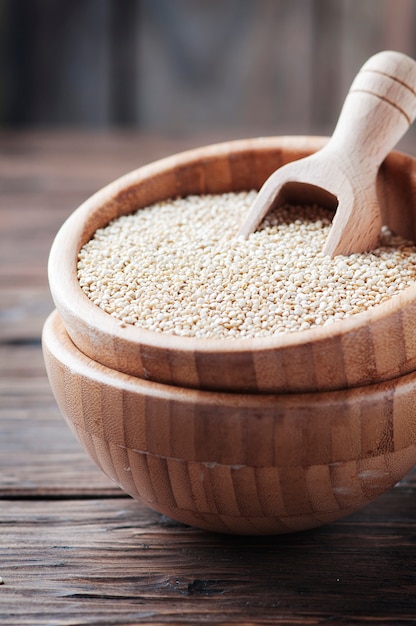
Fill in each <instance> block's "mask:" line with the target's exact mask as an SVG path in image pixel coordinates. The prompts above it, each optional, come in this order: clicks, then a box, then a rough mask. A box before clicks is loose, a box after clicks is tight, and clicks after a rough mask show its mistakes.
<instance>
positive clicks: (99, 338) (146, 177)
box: [49, 137, 416, 393]
mask: <svg viewBox="0 0 416 626" xmlns="http://www.w3.org/2000/svg"><path fill="white" fill-rule="evenodd" d="M326 141H327V140H326V139H324V138H317V137H274V138H273V137H272V138H266V139H247V140H239V141H234V142H227V143H221V144H215V145H211V146H207V147H202V148H197V149H195V150H191V151H187V152H184V153H180V154H176V155H173V156H172V157H168V158H166V159H162V160H160V161H156V162H154V163H151V164H149V165H147V166H145V167H143V168H139V169H138V170H135V171H133V172H131V173H129V174H127V175H125V176H124V177H122V178H120V179H118V180H116V181H115V182H114V183H112V184H110V185H109V186H107V187H106V188H104V189H102V190H100V191H98V192H97V193H96V194H95V195H93V196H92V197H91V198H90V199H88V200H87V201H86V202H85V203H84V204H83V205H82V206H81V207H80V208H79V209H77V210H76V211H75V212H74V213H73V214H72V215H71V216H70V217H69V218H68V220H67V221H66V223H65V224H64V225H63V226H62V227H61V229H60V230H59V232H58V233H57V236H56V238H55V241H54V243H53V246H52V249H51V254H50V261H49V281H50V286H51V291H52V296H53V298H54V301H55V304H56V307H57V309H58V310H59V312H60V315H61V317H62V319H63V321H64V324H65V327H66V329H67V331H68V333H69V335H70V337H71V339H72V340H73V342H74V343H75V345H76V346H77V347H78V348H79V349H80V350H81V351H82V352H83V353H85V354H86V355H88V356H90V357H91V358H92V359H94V360H97V361H99V362H101V363H103V364H104V365H107V366H108V367H110V368H112V369H115V370H118V371H121V372H124V373H127V374H131V375H134V376H138V377H142V378H145V379H148V380H154V381H157V382H162V383H166V384H173V385H178V386H184V387H192V388H200V389H207V390H225V391H241V392H254V393H256V392H259V393H269V392H272V393H273V392H284V393H286V392H299V391H316V390H329V389H342V388H345V387H352V386H359V385H364V384H370V383H373V382H377V381H381V380H387V379H390V378H395V377H397V376H399V375H402V374H405V373H409V372H412V371H414V370H415V369H416V336H415V333H414V329H413V326H414V322H413V320H414V319H415V316H416V286H415V287H410V288H408V289H406V290H405V291H403V292H402V293H400V294H399V295H397V296H395V297H394V298H392V299H390V300H389V301H387V302H386V303H383V304H380V305H379V306H377V307H373V308H372V309H369V310H368V311H366V312H364V313H361V314H358V315H354V316H351V317H350V318H347V319H345V320H342V322H340V323H338V324H333V325H331V326H329V327H328V326H326V327H324V326H321V327H315V328H312V329H310V330H305V331H301V332H292V333H283V334H280V335H276V336H272V337H264V338H257V339H233V340H230V341H221V340H213V339H212V340H211V339H210V340H207V339H198V338H187V337H179V336H174V335H169V334H168V333H156V332H151V331H147V330H143V329H140V328H139V327H136V326H133V325H128V324H127V325H126V326H125V327H124V328H123V327H121V325H120V323H119V322H118V320H116V319H115V318H113V317H112V316H111V315H108V314H107V313H105V312H104V311H102V310H101V309H100V308H99V307H97V306H96V305H95V304H93V303H92V302H91V301H90V300H89V299H88V297H87V296H86V295H85V294H84V293H83V292H82V290H81V288H80V286H79V283H78V280H77V275H76V263H77V256H78V252H79V250H80V248H81V246H82V245H83V244H84V243H85V242H86V241H88V240H89V238H90V237H91V236H92V235H93V233H94V232H95V230H96V229H97V228H99V227H102V226H105V225H106V224H107V223H108V222H109V221H110V220H111V219H112V218H113V217H115V216H117V215H120V214H125V213H129V212H132V211H133V210H135V209H138V208H140V207H143V206H145V205H147V204H151V203H152V202H154V201H156V200H160V199H162V198H167V197H175V196H177V195H186V194H189V193H204V192H207V193H209V192H211V193H221V192H224V191H230V190H241V189H251V188H259V187H260V186H261V184H262V183H263V182H264V180H265V179H266V178H267V177H268V176H269V175H270V174H271V173H272V172H273V171H274V170H276V168H278V167H280V166H282V165H284V164H286V163H288V162H291V161H294V160H296V159H299V158H302V157H304V156H306V155H309V154H312V153H314V152H316V151H317V150H319V149H320V148H322V147H323V146H324V145H325V143H326ZM415 173H416V160H415V159H414V158H413V157H411V156H409V155H405V154H402V153H397V152H396V153H391V154H390V155H389V156H388V157H387V159H386V161H385V164H383V165H382V167H381V169H380V173H379V176H378V180H377V186H378V193H379V198H380V205H381V207H380V208H381V211H382V218H383V223H386V224H387V225H390V226H391V227H392V228H393V230H395V231H397V232H398V233H399V234H402V235H403V236H405V237H407V238H409V239H412V240H414V241H415V240H416V218H415V215H416V200H415V195H414V193H413V189H414V182H413V178H414V176H415Z"/></svg>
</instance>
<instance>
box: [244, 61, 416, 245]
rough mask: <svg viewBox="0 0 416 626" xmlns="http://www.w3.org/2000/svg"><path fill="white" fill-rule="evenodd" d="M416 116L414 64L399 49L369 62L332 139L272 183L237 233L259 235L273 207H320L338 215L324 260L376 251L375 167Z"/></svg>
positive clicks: (378, 228) (284, 169) (273, 177)
mask: <svg viewBox="0 0 416 626" xmlns="http://www.w3.org/2000/svg"><path fill="white" fill-rule="evenodd" d="M415 116H416V62H415V61H414V60H413V59H411V58H410V57H408V56H406V55H404V54H401V53H398V52H394V51H384V52H379V53H378V54H376V55H374V56H372V57H371V58H370V59H369V60H368V61H367V62H366V63H365V64H364V65H363V67H362V68H361V69H360V71H359V73H358V75H357V76H356V78H355V80H354V81H353V83H352V85H351V88H350V90H349V92H348V95H347V97H346V100H345V102H344V106H343V108H342V111H341V114H340V117H339V120H338V123H337V125H336V128H335V131H334V133H333V135H332V137H331V139H330V141H329V142H328V143H327V144H326V145H325V146H324V148H323V149H321V150H319V151H318V152H317V153H315V154H313V155H311V156H309V157H306V158H304V159H300V160H298V161H296V162H295V163H291V164H288V165H286V166H285V167H282V168H279V169H278V170H277V171H276V172H274V173H273V174H272V175H271V176H270V177H269V178H268V179H267V181H266V182H265V183H264V185H263V186H262V188H261V189H260V192H259V195H258V196H257V198H256V200H255V202H254V204H253V206H252V208H251V209H250V211H249V213H248V215H247V217H246V219H245V220H244V223H243V224H242V226H241V228H240V231H239V233H240V235H242V236H245V237H247V236H248V235H249V234H250V233H252V232H253V231H254V230H256V228H257V226H258V225H259V224H260V222H261V221H262V219H263V218H264V217H265V215H266V214H267V213H268V212H269V211H270V209H271V208H272V207H273V206H276V205H278V204H282V203H285V202H292V203H297V202H301V203H304V204H314V203H317V204H321V205H323V206H328V207H332V208H333V209H336V213H335V217H334V220H333V224H332V228H331V230H330V233H329V236H328V239H327V241H326V243H325V246H324V253H325V254H328V255H330V256H336V255H337V254H342V255H348V254H351V253H353V252H366V251H368V250H372V249H373V248H375V247H376V245H377V243H378V241H379V237H380V231H381V226H382V220H381V213H380V208H379V202H378V198H377V189H376V177H377V172H378V168H379V167H380V165H381V163H382V161H383V160H384V159H385V157H386V156H387V154H388V153H389V152H390V151H391V150H392V149H393V147H394V146H395V145H396V143H397V142H398V141H399V140H400V139H401V137H402V136H403V134H404V133H405V132H406V131H407V129H408V128H409V126H410V125H411V124H412V122H413V120H414V118H415Z"/></svg>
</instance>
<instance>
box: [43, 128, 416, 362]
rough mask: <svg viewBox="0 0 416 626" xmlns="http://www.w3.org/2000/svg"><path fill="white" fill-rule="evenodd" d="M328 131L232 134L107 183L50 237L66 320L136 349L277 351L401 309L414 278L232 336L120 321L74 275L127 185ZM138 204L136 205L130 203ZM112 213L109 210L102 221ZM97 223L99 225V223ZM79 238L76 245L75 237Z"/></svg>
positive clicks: (53, 278) (310, 141) (57, 297)
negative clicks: (348, 311) (312, 318)
mask: <svg viewBox="0 0 416 626" xmlns="http://www.w3.org/2000/svg"><path fill="white" fill-rule="evenodd" d="M327 140H328V137H324V136H297V135H285V136H277V137H267V138H264V137H260V138H251V139H237V140H232V141H227V142H221V143H215V144H209V145H207V146H202V147H200V148H194V149H191V150H186V151H183V152H180V153H177V154H174V155H171V156H168V157H165V158H163V159H159V160H157V161H154V162H152V163H150V164H147V165H144V166H141V167H139V168H137V169H135V170H133V171H131V172H129V173H127V174H124V175H123V176H121V177H119V178H117V179H116V180H114V181H113V182H111V183H110V184H108V185H106V186H105V187H103V188H102V189H100V190H99V191H97V192H96V193H94V194H93V195H92V196H90V197H89V198H88V199H87V200H86V201H85V202H83V203H82V204H81V206H79V207H78V208H77V209H76V210H75V211H74V212H73V213H72V214H71V215H70V216H69V217H68V218H67V219H66V220H65V222H64V223H63V224H62V226H61V227H60V229H59V231H58V233H57V234H56V236H55V239H54V241H53V243H52V246H51V250H50V254H49V260H48V278H49V286H50V290H51V294H52V298H53V301H54V303H55V305H56V307H57V309H58V311H59V312H60V314H61V316H62V317H63V319H64V321H65V320H76V319H81V320H83V321H84V323H85V324H86V326H87V327H88V328H89V329H90V330H91V332H93V331H94V328H95V329H97V330H98V331H99V332H100V333H104V334H105V335H107V336H108V337H111V338H113V340H122V341H124V342H128V343H129V344H131V345H132V346H137V348H138V349H139V348H140V347H142V346H148V347H151V348H158V349H164V350H171V351H175V350H178V351H181V352H184V353H191V352H192V353H194V352H195V351H198V352H199V353H210V354H221V353H223V352H227V353H234V354H237V353H247V352H248V351H256V350H260V351H265V350H267V351H269V350H272V351H276V350H279V349H282V348H285V349H287V348H295V347H299V346H301V345H305V344H315V343H320V342H323V341H326V340H328V339H333V340H334V339H342V338H343V337H345V336H346V335H349V334H350V333H354V332H358V331H359V330H360V329H362V328H364V327H366V326H368V325H369V324H371V323H373V322H376V321H379V320H382V319H384V318H386V316H389V315H392V314H394V313H395V312H397V311H399V310H401V309H403V307H405V306H407V305H408V304H409V303H411V302H412V301H415V300H416V283H415V285H413V286H410V287H407V288H406V289H404V290H403V291H401V292H400V293H398V294H396V295H394V296H392V297H391V298H389V299H388V300H387V301H385V302H383V303H381V304H379V305H376V306H374V307H372V308H370V309H368V310H366V311H363V312H360V313H357V314H354V315H352V316H351V317H348V318H345V319H343V320H339V321H336V322H334V323H332V324H329V325H325V326H315V327H313V328H310V329H306V330H300V331H290V332H286V333H279V334H274V335H268V336H264V337H236V338H235V337H233V338H226V339H216V338H201V337H190V336H182V335H175V334H170V333H164V332H159V331H150V330H147V329H144V328H141V327H139V326H135V325H132V324H127V323H123V322H122V321H121V320H119V319H118V318H115V317H113V316H112V315H110V314H109V313H106V312H105V311H103V310H102V309H100V307H99V306H97V305H96V304H95V303H93V302H92V301H91V300H90V299H89V298H88V296H87V295H86V294H85V293H84V292H83V290H82V288H81V286H80V284H79V282H78V278H77V273H76V263H77V258H78V253H79V250H80V248H81V247H82V245H83V244H84V243H85V242H86V241H88V239H90V237H91V236H92V234H93V233H94V232H95V231H96V230H97V228H95V229H93V230H92V231H91V232H90V231H89V230H88V226H89V223H90V222H91V219H92V216H94V215H96V214H97V212H98V211H99V210H100V209H101V208H102V207H103V206H104V205H105V204H107V203H109V202H117V198H118V197H119V196H120V194H122V193H123V192H125V191H126V190H128V189H129V188H131V187H137V186H138V185H140V184H141V183H142V182H143V181H145V180H146V179H147V178H148V177H149V176H155V175H161V174H165V173H167V172H169V171H171V170H173V169H175V168H177V167H178V166H184V165H185V166H186V165H189V164H191V163H193V162H195V161H197V160H200V159H212V158H214V159H215V157H217V156H219V155H224V156H227V155H228V156H232V155H233V154H238V153H243V152H245V151H262V150H270V149H279V150H284V149H286V150H297V151H299V150H304V151H305V152H307V153H311V152H314V151H316V150H318V149H319V148H321V147H322V146H323V145H324V144H325V142H326V141H327ZM403 157H406V158H413V157H411V156H410V155H407V154H405V153H401V152H398V151H393V152H392V153H390V155H389V157H387V158H390V159H392V158H393V159H394V158H403ZM140 208H142V207H141V206H137V208H135V209H134V211H135V210H138V209H140ZM115 217H117V216H116V215H113V216H112V217H110V218H109V219H108V221H107V222H105V223H104V224H103V226H104V225H106V224H108V223H109V221H111V219H114V218H115ZM98 228H99V227H98ZM80 241H82V243H81V245H79V242H80Z"/></svg>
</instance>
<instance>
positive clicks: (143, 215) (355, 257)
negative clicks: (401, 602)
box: [78, 191, 416, 339]
mask: <svg viewBox="0 0 416 626" xmlns="http://www.w3.org/2000/svg"><path fill="white" fill-rule="evenodd" d="M256 193H257V192H255V191H249V192H239V193H227V194H219V195H201V196H188V197H186V198H177V199H173V200H167V201H163V202H160V203H158V204H154V205H152V206H149V207H146V208H144V209H140V210H139V211H137V212H136V213H134V214H131V215H127V216H123V217H120V218H117V219H115V220H113V221H112V222H111V223H110V224H108V225H107V226H105V227H104V228H101V229H99V230H97V231H96V233H95V234H94V236H93V238H92V239H91V240H90V241H89V242H88V243H86V244H85V245H84V246H83V248H82V249H81V251H80V253H79V259H78V280H79V284H80V286H81V288H82V289H83V291H84V292H85V293H86V294H87V296H88V297H89V298H90V299H91V300H92V302H94V303H95V304H96V305H97V306H99V307H101V308H102V309H103V310H104V311H106V312H107V313H108V314H109V315H112V316H114V317H116V318H118V319H119V320H120V323H121V324H122V325H124V324H134V325H136V326H139V327H141V328H145V329H148V330H152V331H156V332H165V333H171V334H176V335H182V336H188V337H207V338H220V339H222V338H224V339H225V338H237V337H259V336H267V335H275V334H278V333H286V332H291V331H299V330H305V329H308V328H312V327H314V326H320V325H327V324H332V323H334V322H337V321H339V320H342V319H344V318H346V317H349V316H350V315H355V314H357V313H360V312H362V311H365V310H367V309H369V308H370V307H373V306H375V305H378V304H380V303H382V302H383V301H385V300H386V299H388V298H391V297H393V296H395V295H396V294H398V293H399V292H400V291H402V290H403V289H405V288H406V287H409V286H410V285H412V284H413V283H414V281H415V278H416V246H415V245H414V244H413V243H412V242H409V241H406V240H404V239H402V238H401V237H398V236H395V235H393V234H392V233H391V232H390V231H389V230H388V229H387V228H385V227H384V228H383V230H382V234H381V239H380V245H379V247H378V248H377V249H375V250H373V251H372V252H371V253H364V254H351V255H350V256H336V257H334V258H332V259H331V258H330V257H328V256H325V255H323V254H322V248H323V245H324V243H325V240H326V238H327V235H328V231H329V228H330V225H331V221H332V218H333V214H332V213H330V212H328V211H327V210H324V209H322V208H321V207H318V206H305V207H299V206H284V207H279V209H278V210H275V211H273V212H271V213H270V214H269V215H268V216H267V217H266V219H265V220H264V222H263V223H262V225H261V227H260V228H259V229H258V230H257V231H256V232H255V233H252V234H251V235H250V236H249V237H248V238H247V239H244V238H243V237H237V236H236V234H237V232H238V229H239V226H240V224H241V223H242V221H243V219H244V216H245V214H246V213H247V212H248V211H249V209H250V207H251V205H252V203H253V201H254V199H255V196H256Z"/></svg>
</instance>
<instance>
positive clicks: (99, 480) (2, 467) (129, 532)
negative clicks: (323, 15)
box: [0, 4, 416, 626]
mask: <svg viewBox="0 0 416 626" xmlns="http://www.w3.org/2000/svg"><path fill="white" fill-rule="evenodd" d="M354 9H355V11H357V10H358V11H364V10H365V9H366V6H365V5H361V4H360V6H358V5H357V6H356V7H354ZM358 26H359V24H358V23H357V24H355V25H354V29H355V28H356V27H358ZM351 32H352V33H353V32H355V31H354V30H352V31H351ZM351 41H352V39H351ZM0 136H1V141H0V160H1V167H0V181H1V186H0V199H1V203H0V259H1V261H0V330H1V332H2V338H1V340H0V344H1V346H0V489H1V498H0V527H1V533H0V576H1V577H2V579H3V582H4V584H3V585H0V622H1V623H2V624H5V626H25V625H27V626H51V625H52V624H54V625H55V624H56V625H57V624H59V625H62V626H66V625H68V626H69V625H71V626H74V625H75V624H77V625H79V626H81V624H82V625H85V626H87V625H88V626H98V625H102V626H104V625H105V626H108V625H109V624H116V625H117V626H127V625H129V626H131V625H132V624H137V623H140V624H154V625H155V624H178V625H179V624H180V625H181V626H182V625H183V624H201V623H204V620H205V623H210V624H239V625H243V624H250V625H255V626H263V625H265V624H280V625H282V626H287V625H290V626H295V625H299V624H310V625H316V624H319V623H321V624H322V623H326V622H328V623H332V624H349V625H352V626H362V624H363V623H372V624H377V625H380V626H381V625H383V626H385V625H386V624H395V625H398V626H409V625H410V624H413V623H414V621H415V615H416V598H415V594H414V582H415V579H414V569H415V568H414V564H415V558H416V552H415V542H414V528H415V521H416V516H415V498H416V473H415V472H414V471H413V472H412V473H410V474H408V475H407V476H406V478H405V479H404V480H403V481H401V482H400V483H399V485H397V486H396V487H395V488H394V489H392V490H390V491H389V492H387V493H386V494H384V495H382V496H380V497H379V498H377V499H376V500H375V501H374V502H372V503H370V504H368V505H367V506H366V507H364V509H362V510H361V511H360V512H358V513H356V514H354V515H352V516H349V517H348V518H345V519H344V520H342V521H338V522H334V523H332V524H330V525H326V526H324V527H321V528H320V529H316V530H313V531H307V532H304V533H299V534H293V535H284V536H280V537H259V538H247V537H242V538H240V537H236V536H230V535H227V536H222V535H214V534H210V533H206V532H204V531H199V530H195V529H193V528H189V527H186V526H181V525H179V524H175V523H173V522H172V521H171V520H168V519H167V518H165V517H163V516H160V515H158V514H156V513H153V512H152V511H151V510H150V509H149V508H148V507H146V506H144V505H143V506H142V505H140V504H139V503H138V502H136V501H134V500H132V499H131V498H129V497H128V496H124V495H122V492H121V490H120V489H119V488H118V487H116V486H114V484H113V482H112V481H110V480H109V479H107V478H106V477H105V476H104V474H103V473H102V472H101V471H100V470H99V469H98V468H96V467H95V466H94V465H93V463H92V461H90V460H89V458H88V457H87V455H86V453H85V452H83V450H82V449H81V447H80V446H79V444H78V443H77V442H76V440H75V438H74V437H73V436H72V434H71V433H70V432H69V430H68V427H67V426H66V424H65V422H64V420H63V419H62V417H61V415H60V412H59V409H58V407H57V406H56V403H55V401H54V399H53V396H52V391H51V389H50V387H49V385H48V383H47V381H46V373H45V369H44V365H43V359H42V354H41V349H40V330H41V324H42V322H43V320H42V319H41V318H42V314H41V311H42V310H45V311H47V310H48V307H49V304H48V303H49V296H48V290H47V276H46V258H47V253H48V249H49V245H50V242H51V241H52V238H53V236H54V234H55V231H56V228H57V226H58V224H59V223H62V221H63V220H64V219H65V217H67V215H69V213H70V212H71V211H72V210H73V207H74V206H77V204H79V203H80V202H81V201H82V199H83V197H88V195H90V194H91V193H93V192H94V190H95V189H98V188H99V187H100V186H102V185H103V184H105V183H106V182H107V181H108V180H112V179H113V178H115V177H116V176H118V175H120V174H122V173H123V172H125V171H128V170H129V169H132V168H133V167H134V166H136V165H137V164H140V162H142V163H143V162H146V161H151V160H154V159H155V158H157V157H158V156H162V155H163V154H168V153H169V152H171V153H173V152H178V151H179V150H181V149H183V148H185V147H187V146H186V142H180V141H177V140H168V139H166V140H165V139H160V138H150V137H141V136H138V135H134V134H129V133H115V134H112V135H100V134H95V133H93V134H89V133H87V132H85V131H83V132H82V133H76V132H74V131H71V132H67V133H65V132H60V133H55V132H53V133H51V132H43V133H30V132H24V133H5V132H4V131H1V133H0ZM205 141H206V138H203V137H202V138H201V137H194V138H193V139H191V140H189V141H188V144H187V145H188V146H190V145H192V144H193V145H202V144H203V143H204V142H205ZM138 146H139V149H138ZM410 147H411V146H410ZM391 174H392V172H391ZM392 175H393V174H392ZM396 176H399V177H403V179H404V180H405V179H406V176H404V175H403V172H402V170H401V169H400V168H399V169H398V171H397V172H395V174H394V177H396ZM400 187H401V189H403V190H404V189H405V188H406V185H405V184H404V185H403V184H402V182H401V183H400ZM401 189H397V190H396V192H397V193H399V194H401V193H402V191H401ZM408 191H409V189H408V190H407V192H408ZM403 193H404V191H403ZM402 200H403V196H402ZM42 206H43V207H45V206H48V207H49V209H50V210H49V212H47V211H41V210H40V208H41V207H42ZM12 212H16V215H15V219H14V220H13V224H14V226H13V229H12V230H10V229H9V227H8V226H7V227H6V225H5V222H4V221H3V218H4V217H5V216H6V215H9V214H10V213H12ZM19 216H20V219H19ZM35 222H36V223H37V228H36V233H37V237H39V239H38V243H37V245H36V247H35V246H34V243H32V244H30V239H29V237H25V232H26V230H27V228H29V229H30V228H31V225H32V224H33V223H35ZM8 223H9V224H11V222H10V221H9V222H8ZM407 228H408V226H407V225H406V229H407ZM21 237H23V240H22V239H21ZM22 241H24V245H23V244H21V242H22ZM6 246H7V247H6ZM6 250H7V255H6ZM22 254H24V255H25V262H23V259H22ZM39 254H41V257H42V261H41V262H40V261H39V257H38V255H39ZM13 269H15V270H16V271H15V272H14V273H13V274H12V273H11V272H12V270H13ZM9 270H10V272H9ZM34 283H35V284H36V285H39V286H41V290H40V291H36V293H37V295H36V296H34V297H35V303H36V310H37V311H38V315H34V311H33V308H34V304H31V297H30V294H34V291H33V289H34ZM10 285H11V287H10ZM11 288H12V290H13V292H14V294H15V296H13V300H12V298H11V295H10V293H11V292H10V289H11ZM3 290H5V291H3ZM6 292H7V294H9V295H8V296H7V298H3V293H6ZM19 293H20V295H19ZM42 294H43V295H42ZM16 302H19V303H20V304H19V306H18V307H17V308H15V304H16ZM16 310H18V311H19V313H18V314H15V313H14V312H15V311H16ZM6 313H7V316H8V317H7V319H8V320H9V321H8V322H5V323H4V324H3V320H4V315H5V314H6ZM28 330H30V332H28ZM346 432H348V429H347V428H346ZM111 495H113V496H114V498H111V497H109V496H111Z"/></svg>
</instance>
